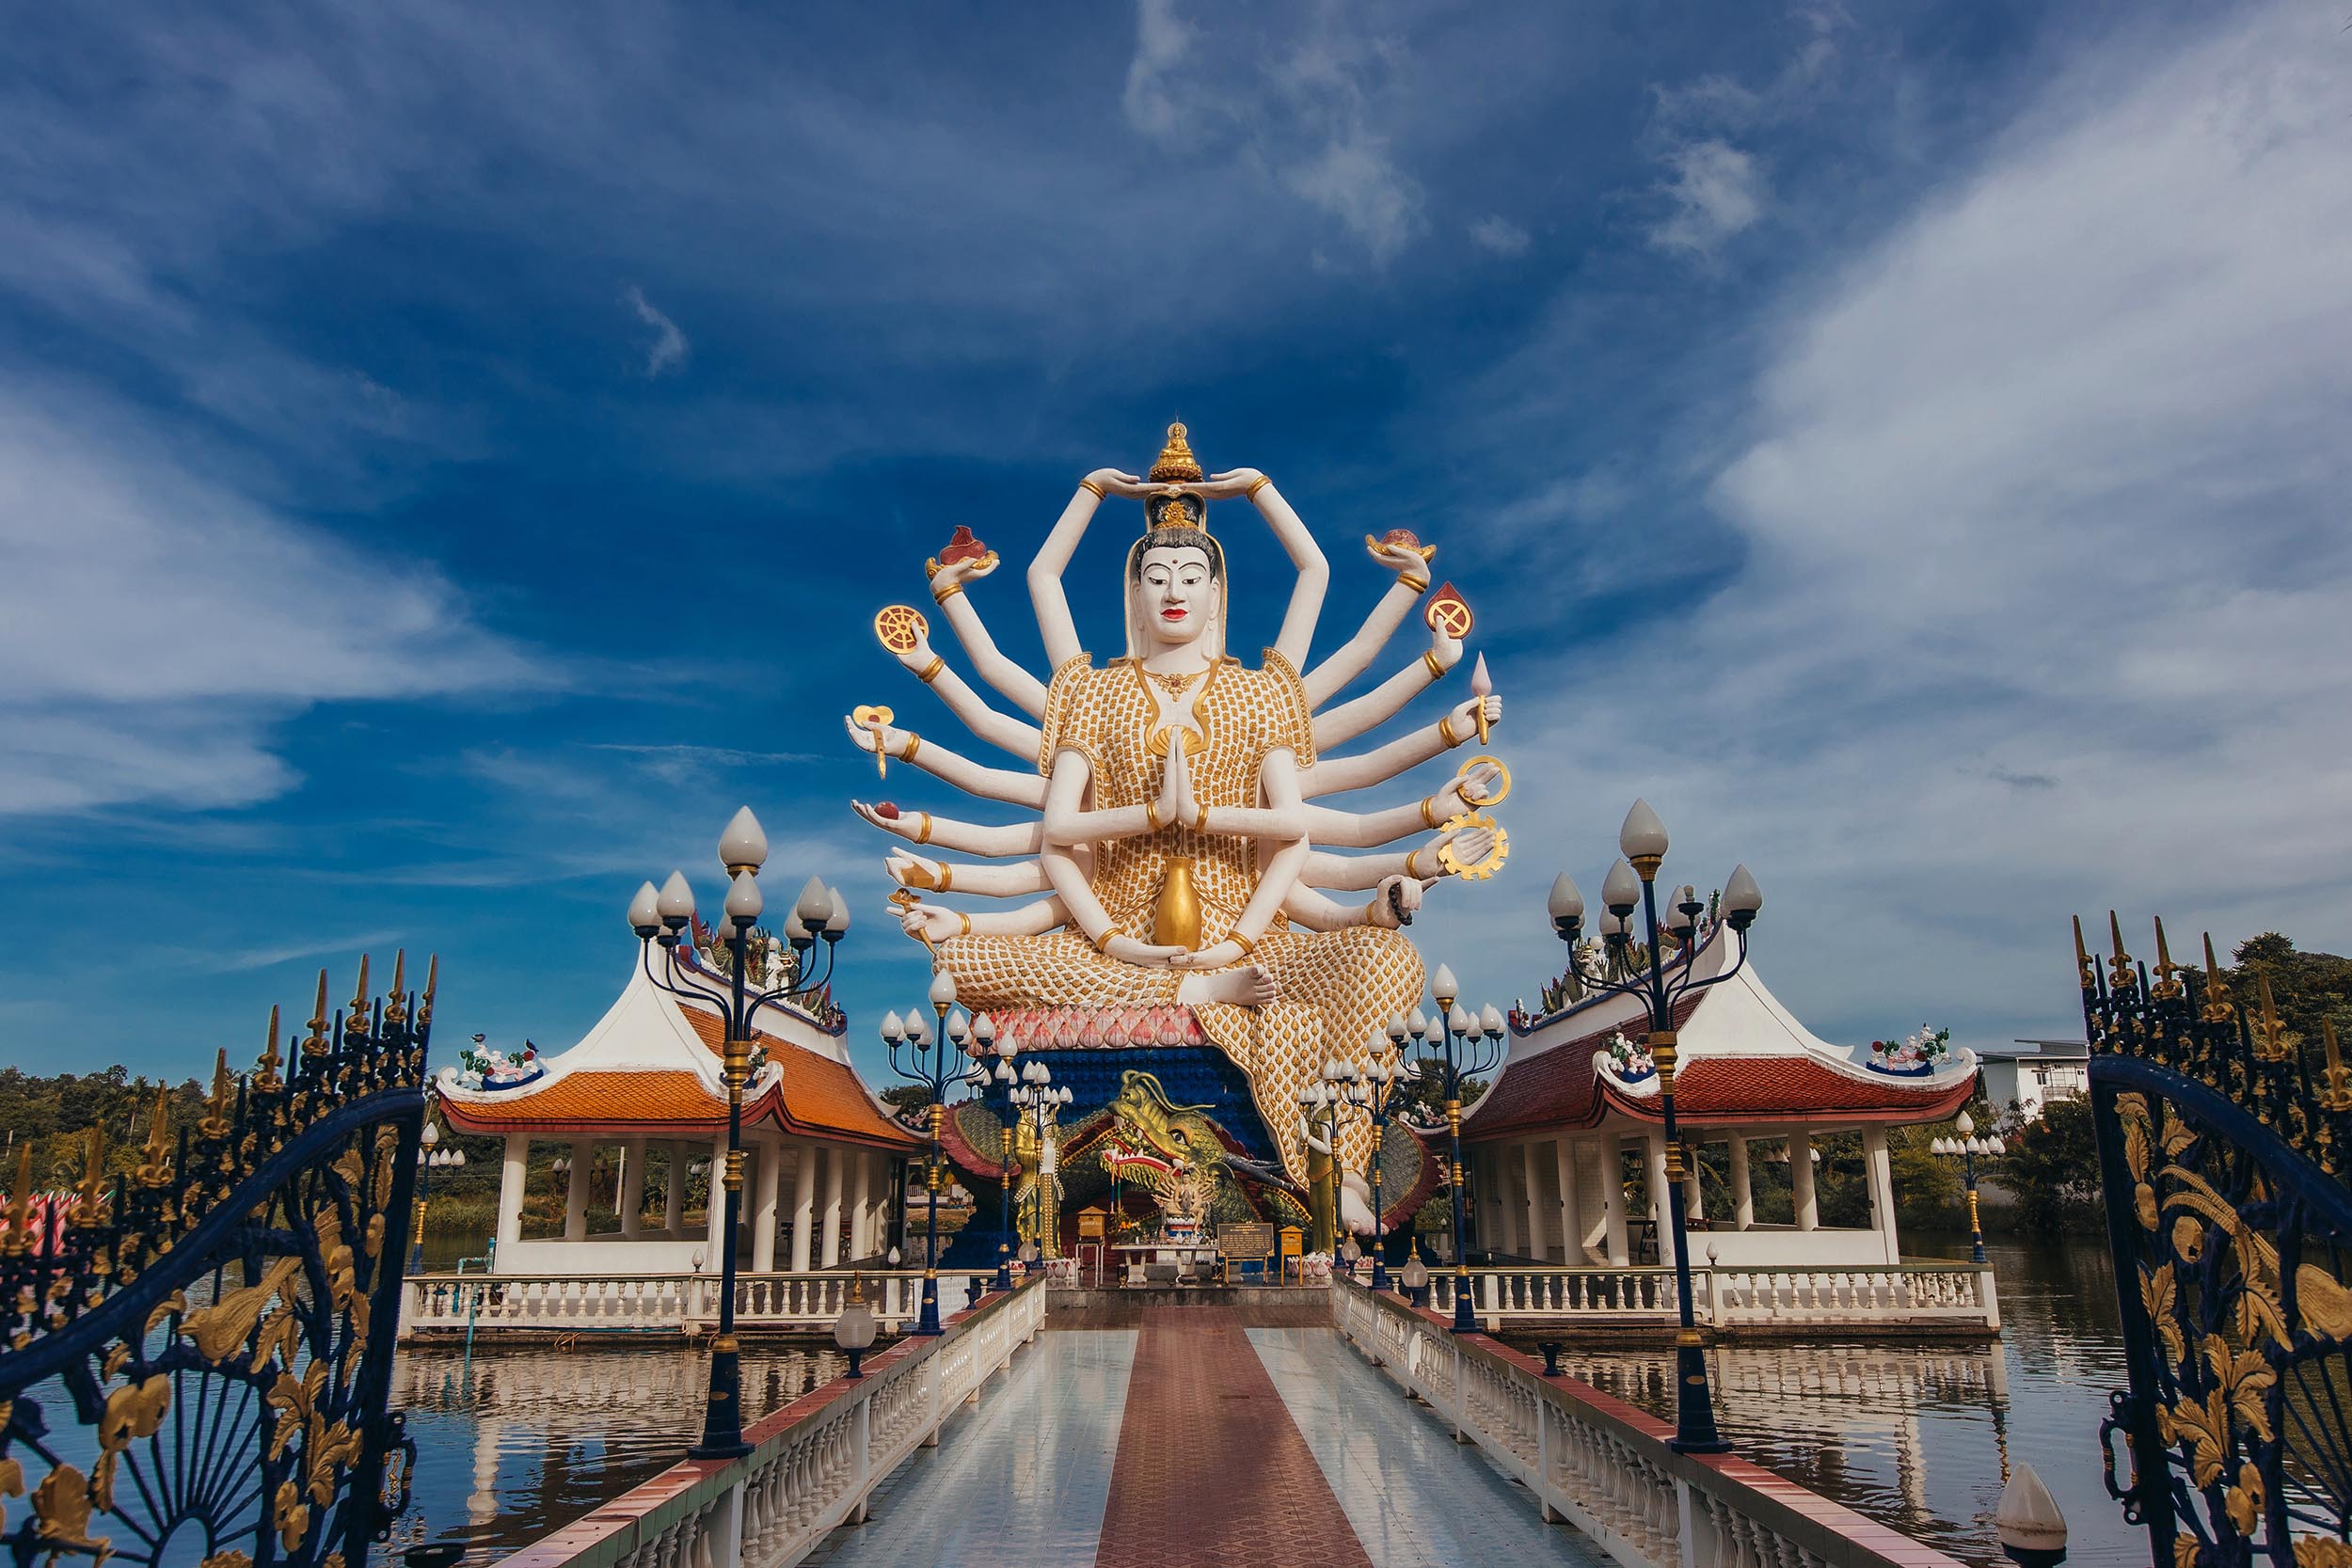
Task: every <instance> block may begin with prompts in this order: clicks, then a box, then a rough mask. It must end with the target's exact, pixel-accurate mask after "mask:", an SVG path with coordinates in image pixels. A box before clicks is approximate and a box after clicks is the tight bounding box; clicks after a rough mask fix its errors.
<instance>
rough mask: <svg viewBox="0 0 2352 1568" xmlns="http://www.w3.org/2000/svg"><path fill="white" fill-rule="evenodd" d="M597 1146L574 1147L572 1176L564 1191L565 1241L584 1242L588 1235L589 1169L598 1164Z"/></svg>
mask: <svg viewBox="0 0 2352 1568" xmlns="http://www.w3.org/2000/svg"><path fill="white" fill-rule="evenodd" d="M595 1163H596V1145H594V1144H591V1143H575V1144H573V1145H572V1174H571V1180H570V1183H569V1185H567V1186H566V1187H565V1188H564V1240H565V1241H567V1242H578V1241H584V1240H586V1239H587V1235H588V1169H589V1167H590V1166H591V1165H593V1164H595Z"/></svg>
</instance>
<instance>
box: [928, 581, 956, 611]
mask: <svg viewBox="0 0 2352 1568" xmlns="http://www.w3.org/2000/svg"><path fill="white" fill-rule="evenodd" d="M962 592H963V584H961V583H960V582H951V583H949V584H948V585H947V586H946V587H945V588H934V589H932V590H931V603H933V604H937V605H944V604H946V602H947V601H948V600H949V599H952V598H954V597H955V596H956V595H957V594H961V593H962Z"/></svg>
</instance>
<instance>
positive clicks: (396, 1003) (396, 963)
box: [384, 947, 408, 1023]
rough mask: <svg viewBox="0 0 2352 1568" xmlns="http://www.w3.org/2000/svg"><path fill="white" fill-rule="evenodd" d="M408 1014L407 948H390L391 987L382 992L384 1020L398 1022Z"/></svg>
mask: <svg viewBox="0 0 2352 1568" xmlns="http://www.w3.org/2000/svg"><path fill="white" fill-rule="evenodd" d="M407 1016H408V949H406V948H405V947H396V948H394V949H392V989H391V990H389V991H387V992H385V993H384V1022H386V1023H398V1022H401V1021H402V1020H404V1019H405V1018H406V1017H407Z"/></svg>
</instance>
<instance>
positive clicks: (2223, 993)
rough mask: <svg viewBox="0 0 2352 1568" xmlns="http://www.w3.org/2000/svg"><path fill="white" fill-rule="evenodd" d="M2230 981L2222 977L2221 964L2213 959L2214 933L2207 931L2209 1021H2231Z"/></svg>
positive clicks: (2205, 1013) (2207, 1019) (2206, 992)
mask: <svg viewBox="0 0 2352 1568" xmlns="http://www.w3.org/2000/svg"><path fill="white" fill-rule="evenodd" d="M2230 1011H2231V1007H2230V983H2229V982H2228V981H2227V980H2224V979H2223V978H2222V977H2221V966H2220V965H2219V964H2217V963H2215V962H2214V961H2213V933H2212V932H2211V931H2207V932H2206V933H2205V1008H2204V1018H2205V1022H2207V1023H2227V1022H2229V1021H2230Z"/></svg>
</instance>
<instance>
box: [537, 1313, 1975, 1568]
mask: <svg viewBox="0 0 2352 1568" xmlns="http://www.w3.org/2000/svg"><path fill="white" fill-rule="evenodd" d="M1279 1297H1280V1299H1281V1300H1282V1302H1283V1303H1285V1305H1281V1306H1276V1305H1273V1304H1272V1303H1269V1305H1268V1306H1267V1307H1260V1308H1256V1309H1251V1308H1247V1307H1222V1306H1185V1307H1149V1308H1146V1309H1144V1310H1142V1311H1140V1312H1138V1313H1135V1314H1129V1315H1128V1318H1129V1319H1131V1320H1135V1322H1134V1326H1110V1327H1103V1326H1095V1324H1096V1323H1099V1322H1105V1321H1107V1322H1111V1323H1119V1322H1120V1319H1119V1318H1118V1317H1115V1316H1107V1315H1106V1316H1094V1315H1089V1317H1088V1318H1086V1319H1084V1320H1081V1321H1079V1322H1073V1323H1071V1324H1070V1325H1069V1326H1064V1324H1063V1323H1062V1321H1061V1320H1060V1318H1059V1317H1057V1319H1056V1321H1055V1322H1053V1323H1048V1321H1047V1317H1046V1295H1045V1291H1044V1287H1043V1285H1042V1284H1041V1282H1039V1283H1031V1284H1028V1285H1026V1286H1024V1287H1023V1288H1021V1289H1019V1290H1017V1291H1013V1292H1012V1293H1010V1294H1009V1295H991V1296H988V1297H987V1298H985V1299H984V1300H982V1301H981V1302H980V1303H979V1304H978V1305H977V1306H976V1307H973V1308H971V1309H970V1310H968V1311H965V1312H962V1313H960V1314H958V1315H957V1317H956V1318H955V1319H954V1320H953V1321H952V1322H951V1323H949V1325H948V1328H947V1332H946V1333H945V1334H944V1335H942V1336H940V1337H938V1338H930V1339H925V1338H906V1339H902V1340H900V1341H899V1342H898V1343H897V1344H895V1345H893V1346H891V1347H890V1348H889V1349H888V1350H886V1351H884V1352H882V1354H877V1355H874V1356H872V1357H869V1358H868V1359H867V1361H866V1369H867V1370H866V1376H865V1377H863V1378H860V1379H854V1380H852V1379H849V1378H843V1379H839V1380H836V1381H834V1383H831V1384H828V1385H827V1386H824V1387H821V1388H818V1389H816V1390H814V1391H812V1392H810V1393H809V1394H807V1395H805V1396H803V1398H802V1399H800V1400H797V1401H795V1402H793V1403H791V1404H789V1405H787V1406H786V1407H785V1408H783V1409H781V1410H778V1411H775V1412H773V1413H772V1414H771V1415H770V1416H768V1417H767V1418H765V1419H763V1420H761V1421H759V1422H757V1423H756V1424H755V1426H753V1427H752V1428H751V1429H750V1431H749V1432H748V1433H746V1435H747V1437H748V1439H749V1440H750V1441H751V1442H752V1443H753V1445H754V1448H753V1451H752V1452H751V1454H749V1455H748V1456H747V1457H745V1458H743V1459H740V1460H735V1461H712V1462H695V1461H688V1462H686V1463H682V1464H680V1465H675V1466H674V1467H673V1468H672V1469H670V1470H668V1471H665V1472H664V1473H663V1474H661V1475H660V1476H659V1477H657V1478H655V1479H654V1480H653V1481H649V1482H647V1483H646V1484H645V1485H644V1486H641V1487H639V1488H637V1489H636V1490H635V1491H632V1492H629V1493H628V1494H625V1495H624V1496H622V1497H617V1498H614V1499H613V1500H612V1501H611V1502H609V1503H606V1504H605V1505H603V1506H602V1507H599V1508H598V1509H596V1511H595V1512H593V1513H589V1514H588V1515H587V1516H586V1517H584V1518H582V1519H580V1521H578V1522H577V1523H575V1524H573V1525H571V1526H569V1527H567V1528H564V1529H562V1530H559V1531H557V1532H556V1533H554V1534H553V1535H550V1536H548V1537H547V1538H546V1539H544V1540H542V1541H540V1542H538V1543H537V1544H533V1545H532V1546H529V1547H526V1548H524V1549H523V1550H522V1551H521V1552H519V1553H517V1554H516V1555H515V1556H512V1557H510V1558H508V1559H506V1562H507V1564H508V1568H731V1565H734V1564H743V1565H746V1568H784V1565H787V1564H793V1563H821V1564H825V1565H827V1568H882V1565H895V1564H902V1563H917V1562H920V1563H940V1564H961V1563H983V1562H985V1563H988V1564H991V1565H992V1568H993V1565H996V1564H1001V1563H1008V1562H1009V1563H1014V1564H1019V1565H1021V1568H1053V1565H1059V1564H1073V1565H1074V1564H1085V1563H1096V1564H1102V1565H1104V1568H1129V1565H1142V1564H1151V1565H1153V1568H1189V1565H1191V1564H1201V1565H1203V1568H1206V1565H1209V1564H1216V1565H1220V1568H1222V1565H1226V1564H1232V1563H1249V1564H1253V1565H1257V1568H1284V1565H1287V1564H1294V1563H1295V1564H1309V1563H1313V1564H1323V1563H1333V1564H1349V1565H1362V1568H1419V1565H1422V1564H1437V1563H1449V1564H1451V1563H1495V1564H1501V1563H1571V1564H1580V1565H1587V1568H1600V1565H1604V1564H1608V1563H1615V1564H1618V1565H1620V1568H1893V1565H1901V1568H1957V1565H1956V1563H1955V1562H1954V1560H1952V1559H1950V1558H1947V1557H1946V1556H1944V1555H1943V1554H1942V1553H1939V1552H1936V1551H1934V1550H1932V1549H1931V1548H1929V1547H1927V1546H1924V1545H1922V1544H1919V1543H1917V1542H1915V1541H1913V1540H1911V1539H1910V1538H1908V1537H1906V1536H1903V1535H1901V1534H1899V1533H1898V1532H1896V1531H1895V1530H1892V1529H1890V1528H1886V1527H1884V1526H1883V1525H1878V1524H1874V1523H1872V1522H1871V1521H1869V1520H1867V1519H1865V1518H1863V1517H1862V1516H1861V1515H1859V1514H1857V1513H1853V1512H1851V1510H1849V1509H1846V1508H1843V1507H1841V1506H1839V1505H1837V1504H1836V1503H1833V1502H1831V1501H1829V1500H1828V1499H1826V1498H1824V1497H1820V1496H1818V1495H1816V1494H1814V1493H1812V1492H1809V1491H1807V1490H1805V1489H1804V1487H1801V1486H1798V1485H1797V1484H1795V1483H1794V1482H1792V1481H1786V1480H1784V1479H1782V1478H1781V1477H1779V1476H1776V1475H1774V1474H1772V1472H1770V1471H1767V1470H1763V1469H1761V1468H1759V1467H1757V1466H1756V1465H1750V1464H1748V1463H1746V1462H1745V1461H1742V1460H1740V1459H1736V1458H1732V1457H1729V1456H1705V1457H1702V1456H1695V1455H1683V1454H1677V1453H1675V1452H1673V1451H1672V1450H1671V1449H1669V1448H1668V1447H1667V1444H1666V1438H1667V1437H1668V1436H1669V1435H1670V1431H1671V1429H1670V1428H1668V1427H1667V1426H1666V1425H1665V1424H1664V1423H1662V1422H1661V1421H1659V1420H1657V1419H1655V1418H1651V1417H1649V1416H1647V1415H1645V1414H1644V1413H1642V1412H1641V1411H1638V1410H1636V1409H1634V1408H1632V1407H1631V1406H1629V1405H1626V1404H1623V1403H1621V1402H1617V1401H1615V1400H1613V1399H1610V1398H1609V1397H1608V1396H1606V1395H1603V1394H1601V1393H1599V1392H1597V1391H1596V1390H1593V1389H1591V1388H1588V1387H1586V1386H1583V1385H1581V1384H1578V1383H1576V1382H1574V1381H1573V1380H1570V1379H1565V1378H1556V1379H1547V1378H1545V1377H1544V1376H1543V1375H1542V1369H1541V1366H1540V1364H1539V1363H1537V1362H1535V1361H1534V1360H1532V1359H1531V1358H1529V1357H1527V1356H1524V1355H1521V1354H1518V1353H1516V1352H1514V1351H1512V1350H1510V1349H1509V1348H1507V1347H1506V1346H1504V1345H1502V1344H1501V1343H1499V1342H1497V1341H1495V1340H1492V1339H1489V1338H1486V1337H1485V1336H1483V1335H1461V1336H1456V1335H1454V1334H1452V1333H1450V1332H1448V1330H1447V1326H1446V1323H1445V1320H1443V1319H1441V1318H1439V1317H1438V1316H1437V1315H1435V1314H1433V1313H1430V1312H1427V1311H1422V1310H1417V1309H1415V1308H1413V1307H1410V1306H1408V1305H1406V1303H1404V1302H1403V1301H1401V1300H1399V1299H1398V1298H1397V1297H1395V1296H1393V1295H1377V1296H1375V1295H1374V1294H1373V1293H1372V1292H1371V1291H1367V1290H1365V1289H1363V1288H1362V1287H1361V1286H1360V1285H1358V1284H1357V1283H1355V1282H1353V1281H1348V1280H1343V1281H1341V1282H1339V1283H1338V1284H1336V1285H1335V1286H1333V1287H1332V1290H1331V1291H1330V1293H1329V1296H1328V1298H1327V1301H1322V1302H1315V1301H1312V1300H1311V1298H1309V1299H1308V1300H1307V1302H1306V1304H1304V1305H1295V1304H1296V1303H1298V1302H1299V1301H1300V1293H1299V1292H1295V1291H1283V1292H1280V1293H1279ZM924 1449H932V1450H934V1451H932V1452H930V1453H928V1454H927V1453H924V1452H923V1451H922V1450H924ZM1482 1461H1483V1462H1482Z"/></svg>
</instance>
